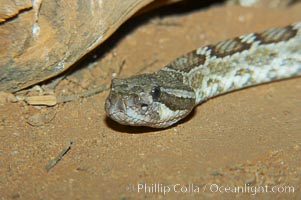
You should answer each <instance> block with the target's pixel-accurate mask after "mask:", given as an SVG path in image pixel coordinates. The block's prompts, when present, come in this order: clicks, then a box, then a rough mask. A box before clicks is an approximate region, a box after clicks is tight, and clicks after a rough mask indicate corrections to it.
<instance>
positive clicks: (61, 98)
mask: <svg viewBox="0 0 301 200" xmlns="http://www.w3.org/2000/svg"><path fill="white" fill-rule="evenodd" d="M108 88H109V87H108V86H107V85H106V84H104V85H101V86H100V87H97V88H95V89H92V90H88V91H85V92H82V93H79V94H75V95H70V96H58V97H57V103H65V102H68V101H73V100H75V99H78V98H81V97H89V96H93V95H95V94H98V93H101V92H103V91H105V90H106V89H108Z"/></svg>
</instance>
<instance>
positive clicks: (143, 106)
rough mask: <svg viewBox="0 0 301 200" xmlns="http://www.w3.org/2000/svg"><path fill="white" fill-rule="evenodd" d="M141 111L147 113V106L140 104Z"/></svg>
mask: <svg viewBox="0 0 301 200" xmlns="http://www.w3.org/2000/svg"><path fill="white" fill-rule="evenodd" d="M141 109H142V110H143V111H147V109H148V105H147V104H145V103H143V104H141Z"/></svg>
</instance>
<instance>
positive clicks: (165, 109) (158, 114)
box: [105, 74, 195, 128]
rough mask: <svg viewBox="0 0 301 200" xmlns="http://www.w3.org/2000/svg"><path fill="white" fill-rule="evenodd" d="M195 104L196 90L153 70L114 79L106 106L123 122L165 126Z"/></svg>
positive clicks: (114, 116)
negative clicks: (152, 72) (154, 72)
mask: <svg viewBox="0 0 301 200" xmlns="http://www.w3.org/2000/svg"><path fill="white" fill-rule="evenodd" d="M194 106H195V93H194V91H193V90H192V89H191V88H190V87H188V86H184V85H183V84H182V83H180V82H179V81H177V80H166V77H162V76H158V75H156V74H142V75H138V76H134V77H130V78H127V79H119V78H118V79H113V80H112V83H111V91H110V94H109V96H108V97H107V99H106V102H105V110H106V113H107V115H108V117H110V118H111V119H113V120H115V121H117V122H119V123H120V124H124V125H132V126H149V127H154V128H165V127H168V126H170V125H172V124H174V123H176V122H177V121H179V120H180V119H182V118H184V117H185V116H186V115H188V114H189V113H190V112H191V110H192V109H193V107H194Z"/></svg>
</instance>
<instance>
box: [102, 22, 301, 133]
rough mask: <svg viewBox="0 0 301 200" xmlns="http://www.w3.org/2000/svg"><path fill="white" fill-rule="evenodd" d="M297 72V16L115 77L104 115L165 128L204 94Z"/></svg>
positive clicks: (300, 56)
mask: <svg viewBox="0 0 301 200" xmlns="http://www.w3.org/2000/svg"><path fill="white" fill-rule="evenodd" d="M298 75H301V22H298V23H295V24H292V25H288V26H286V27H282V28H273V29H269V30H266V31H264V32H262V33H250V34H246V35H242V36H240V37H236V38H233V39H227V40H224V41H221V42H218V43H216V44H215V45H208V46H205V47H201V48H198V49H196V50H194V51H192V52H190V53H187V54H185V55H183V56H181V57H179V58H177V59H175V60H174V61H173V62H171V63H170V64H168V65H167V66H165V67H164V68H163V69H161V70H160V71H158V72H155V73H149V74H141V75H136V76H133V77H130V78H126V79H121V78H115V79H113V80H112V83H111V91H110V94H109V96H108V98H107V99H106V102H105V110H106V112H107V115H108V116H109V117H110V118H112V119H113V120H115V121H117V122H119V123H121V124H126V125H132V126H150V127H155V128H164V127H168V126H171V125H172V124H174V123H176V122H178V121H179V120H181V119H182V118H184V117H185V116H187V115H188V114H189V113H190V112H191V111H192V109H193V108H194V107H195V106H196V105H198V104H200V103H202V102H204V101H206V100H207V99H209V98H211V97H214V96H217V95H220V94H223V93H226V92H229V91H233V90H237V89H241V88H245V87H248V86H253V85H258V84H261V83H266V82H270V81H274V80H280V79H285V78H290V77H294V76H298Z"/></svg>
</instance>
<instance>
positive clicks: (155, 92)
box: [151, 87, 161, 101]
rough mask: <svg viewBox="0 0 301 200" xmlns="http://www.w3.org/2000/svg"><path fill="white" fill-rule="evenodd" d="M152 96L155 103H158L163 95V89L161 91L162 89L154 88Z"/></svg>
mask: <svg viewBox="0 0 301 200" xmlns="http://www.w3.org/2000/svg"><path fill="white" fill-rule="evenodd" d="M151 95H152V97H153V100H154V101H158V100H159V97H160V95H161V89H160V87H154V88H153V89H152V93H151Z"/></svg>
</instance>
